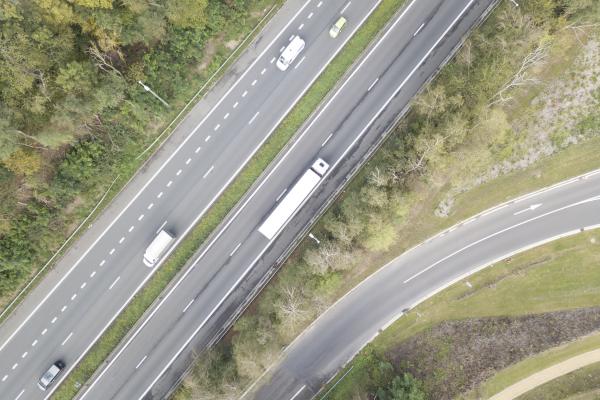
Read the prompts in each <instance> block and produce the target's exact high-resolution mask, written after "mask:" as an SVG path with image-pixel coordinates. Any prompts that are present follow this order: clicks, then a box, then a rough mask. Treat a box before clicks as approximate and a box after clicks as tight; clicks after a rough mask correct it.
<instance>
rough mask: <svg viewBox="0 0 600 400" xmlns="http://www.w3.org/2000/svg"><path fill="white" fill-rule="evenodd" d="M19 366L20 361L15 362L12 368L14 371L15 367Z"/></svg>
mask: <svg viewBox="0 0 600 400" xmlns="http://www.w3.org/2000/svg"><path fill="white" fill-rule="evenodd" d="M18 366H19V364H18V363H15V364H14V365H13V366H12V369H13V371H14V370H15V369H17V367H18Z"/></svg>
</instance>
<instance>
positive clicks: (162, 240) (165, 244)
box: [144, 229, 175, 267]
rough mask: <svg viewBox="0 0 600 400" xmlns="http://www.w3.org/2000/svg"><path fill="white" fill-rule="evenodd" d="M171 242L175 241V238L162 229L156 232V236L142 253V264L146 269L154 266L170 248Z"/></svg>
mask: <svg viewBox="0 0 600 400" xmlns="http://www.w3.org/2000/svg"><path fill="white" fill-rule="evenodd" d="M173 240H175V237H174V236H173V235H171V234H170V233H169V232H167V231H165V230H164V229H163V230H161V231H160V232H158V235H156V237H155V238H154V240H153V241H152V243H150V246H148V248H147V249H146V252H145V253H144V264H146V265H147V266H148V267H152V266H154V264H156V262H157V261H158V260H159V259H160V258H161V257H162V255H163V254H165V251H167V249H168V248H169V247H170V246H171V243H173Z"/></svg>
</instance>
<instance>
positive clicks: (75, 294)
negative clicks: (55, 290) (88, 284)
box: [71, 293, 77, 301]
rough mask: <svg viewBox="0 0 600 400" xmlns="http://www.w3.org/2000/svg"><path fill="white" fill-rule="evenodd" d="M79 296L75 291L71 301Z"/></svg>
mask: <svg viewBox="0 0 600 400" xmlns="http://www.w3.org/2000/svg"><path fill="white" fill-rule="evenodd" d="M76 298H77V293H73V296H71V301H73V300H75V299H76Z"/></svg>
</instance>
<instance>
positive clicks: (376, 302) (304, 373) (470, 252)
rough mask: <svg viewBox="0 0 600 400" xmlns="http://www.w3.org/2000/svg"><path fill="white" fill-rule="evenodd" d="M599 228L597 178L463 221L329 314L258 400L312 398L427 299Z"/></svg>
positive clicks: (293, 349) (597, 174)
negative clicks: (516, 257)
mask: <svg viewBox="0 0 600 400" xmlns="http://www.w3.org/2000/svg"><path fill="white" fill-rule="evenodd" d="M599 227H600V170H598V171H594V172H592V173H590V174H587V175H584V176H582V177H579V178H577V179H572V180H569V181H566V182H563V183H561V184H558V185H556V186H554V187H551V188H548V189H545V190H542V191H539V192H536V193H532V194H530V195H526V196H523V197H521V198H518V199H516V200H515V201H511V202H509V203H506V204H503V205H500V206H498V207H495V208H493V209H490V210H488V211H486V212H483V213H481V214H479V215H477V216H475V217H473V218H471V219H468V220H466V221H464V222H463V223H461V224H458V225H456V226H455V227H453V228H451V229H448V230H446V231H444V232H442V233H440V234H438V235H436V236H435V237H433V238H431V239H430V240H428V241H426V242H424V243H422V244H421V245H419V246H417V247H415V248H413V249H411V250H409V251H407V252H406V253H404V254H403V255H401V256H400V257H398V258H396V259H395V260H393V261H392V262H390V263H389V264H387V265H386V266H385V267H383V268H382V269H381V270H379V271H378V272H377V273H375V274H374V275H372V276H370V277H369V278H368V279H366V280H365V281H363V282H362V283H361V284H359V285H358V286H357V287H355V288H354V289H353V290H352V291H350V292H349V293H348V294H347V295H346V296H345V297H344V298H342V299H341V300H340V301H339V302H337V303H336V304H335V305H334V306H332V307H331V308H330V309H329V310H328V311H327V312H325V313H324V314H323V315H322V316H321V317H320V318H319V319H318V320H317V321H316V322H315V323H314V324H313V325H312V326H311V327H310V328H309V329H308V330H307V331H305V332H304V333H303V334H302V335H301V336H300V337H299V338H298V339H297V340H296V341H295V342H294V343H293V344H292V345H291V346H289V347H288V349H287V350H286V352H285V356H284V358H283V359H282V361H281V362H280V363H279V364H278V365H277V366H276V367H274V369H273V370H272V371H271V374H270V375H269V378H268V381H269V382H268V383H265V384H264V385H263V386H262V387H261V388H260V389H259V390H257V394H256V396H255V398H257V399H290V398H292V397H293V396H294V395H296V397H294V399H295V400H302V399H309V398H312V397H313V395H314V393H315V392H317V391H318V390H319V388H320V387H321V386H322V384H323V383H324V382H326V381H327V380H328V379H329V378H331V377H332V376H333V375H334V374H335V372H336V371H337V370H338V369H339V368H340V367H341V366H343V365H344V364H345V363H346V362H347V361H348V360H350V359H351V358H352V357H353V355H354V354H356V353H357V352H358V351H359V350H360V349H361V348H362V347H363V346H364V345H365V344H367V343H368V342H369V341H371V340H372V339H373V338H374V337H375V336H376V335H377V334H378V332H379V331H380V330H381V329H384V328H385V327H386V326H387V325H389V324H390V323H391V322H392V321H394V320H396V319H397V318H399V317H401V316H402V314H403V313H404V312H405V311H406V310H408V309H410V308H412V307H414V306H415V305H416V304H418V303H420V302H421V301H423V300H424V299H425V298H427V297H429V296H431V295H433V294H435V293H436V292H438V291H439V290H441V289H443V288H445V287H447V286H448V285H450V284H452V283H454V282H456V281H457V280H460V279H462V278H464V277H466V276H468V275H469V274H471V273H474V272H476V271H478V270H480V269H481V268H483V267H485V266H487V265H490V264H492V263H494V262H496V261H499V260H501V259H504V258H506V257H509V256H511V255H512V254H514V253H517V252H520V251H523V250H526V249H528V248H531V247H533V246H536V245H539V244H542V243H544V242H546V241H549V240H554V239H557V238H559V237H561V236H565V235H571V234H576V233H578V232H580V231H581V230H584V229H594V228H599ZM573 268H576V266H573ZM248 397H250V396H248Z"/></svg>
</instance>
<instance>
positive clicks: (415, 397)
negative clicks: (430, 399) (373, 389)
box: [377, 373, 425, 400]
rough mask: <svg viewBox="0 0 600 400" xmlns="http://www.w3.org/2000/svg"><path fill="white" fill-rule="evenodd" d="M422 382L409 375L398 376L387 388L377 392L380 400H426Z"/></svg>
mask: <svg viewBox="0 0 600 400" xmlns="http://www.w3.org/2000/svg"><path fill="white" fill-rule="evenodd" d="M421 386H422V385H421V382H420V381H419V380H417V379H416V378H415V377H413V376H412V375H411V374H409V373H404V375H402V376H401V377H400V376H396V377H395V378H394V380H393V381H392V383H391V385H390V386H389V387H387V388H380V389H379V390H377V399H379V400H425V392H423V389H422V387H421Z"/></svg>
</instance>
